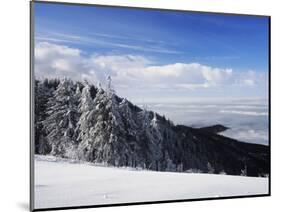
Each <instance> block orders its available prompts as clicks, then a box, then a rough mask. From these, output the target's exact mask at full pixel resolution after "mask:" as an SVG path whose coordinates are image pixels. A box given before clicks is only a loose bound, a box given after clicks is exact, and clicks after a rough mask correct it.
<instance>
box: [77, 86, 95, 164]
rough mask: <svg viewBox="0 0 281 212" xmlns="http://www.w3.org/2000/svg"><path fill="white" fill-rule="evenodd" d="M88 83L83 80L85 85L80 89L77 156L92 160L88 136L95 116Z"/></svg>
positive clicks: (90, 141) (89, 137)
mask: <svg viewBox="0 0 281 212" xmlns="http://www.w3.org/2000/svg"><path fill="white" fill-rule="evenodd" d="M90 89H91V87H90V85H89V84H88V83H87V82H85V86H84V88H83V90H82V94H81V99H80V104H79V110H78V111H79V113H80V114H81V115H80V118H79V121H78V123H77V128H78V131H79V135H78V139H77V140H78V141H79V145H78V157H79V159H80V160H86V161H93V160H94V157H93V154H92V152H93V145H92V143H93V139H92V138H91V136H90V129H91V128H92V127H94V125H95V117H94V113H93V109H94V102H93V99H92V97H91V92H90Z"/></svg>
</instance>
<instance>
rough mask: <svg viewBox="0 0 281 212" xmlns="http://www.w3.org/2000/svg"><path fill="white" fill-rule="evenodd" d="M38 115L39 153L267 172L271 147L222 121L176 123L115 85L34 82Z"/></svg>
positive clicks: (149, 165) (153, 166)
mask: <svg viewBox="0 0 281 212" xmlns="http://www.w3.org/2000/svg"><path fill="white" fill-rule="evenodd" d="M35 118H36V123H35V153H37V154H52V155H55V156H61V157H66V158H77V159H79V160H85V161H89V162H94V163H95V162H96V163H105V164H109V165H113V166H129V167H141V168H144V169H149V170H156V171H177V172H183V171H188V170H191V171H193V172H204V173H224V174H231V175H246V176H267V175H268V174H269V147H267V146H262V145H258V144H248V143H243V142H239V141H237V140H235V139H231V138H228V137H225V136H222V135H219V134H217V133H218V132H220V131H221V130H223V129H226V127H224V126H222V125H214V126H210V127H205V128H199V129H198V128H197V129H196V128H192V127H188V126H184V125H174V124H173V123H172V121H170V120H168V119H166V118H165V116H161V115H159V114H157V113H155V112H153V111H148V110H146V109H145V108H143V109H142V108H140V107H138V106H137V105H134V104H133V103H131V102H130V101H128V100H127V99H126V98H121V97H119V96H118V95H116V94H115V92H114V91H113V89H112V88H111V87H107V88H106V89H103V88H102V87H101V86H99V87H96V86H94V85H91V84H89V83H88V82H84V83H80V82H76V83H74V82H73V81H72V80H70V79H63V80H54V79H50V80H47V79H45V80H44V81H36V84H35Z"/></svg>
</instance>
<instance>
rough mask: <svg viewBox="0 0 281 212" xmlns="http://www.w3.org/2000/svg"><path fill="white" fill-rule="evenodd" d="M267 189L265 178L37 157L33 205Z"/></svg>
mask: <svg viewBox="0 0 281 212" xmlns="http://www.w3.org/2000/svg"><path fill="white" fill-rule="evenodd" d="M267 193H268V179H267V178H254V177H240V176H227V175H212V174H190V173H173V172H154V171H137V170H132V169H125V168H113V167H102V166H94V165H91V164H88V163H84V164H81V163H75V162H71V161H67V160H64V161H63V160H58V159H56V158H54V157H51V156H38V155H36V156H35V208H36V209H38V208H48V207H69V206H82V205H99V204H113V203H128V202H144V201H161V200H177V199H193V198H206V197H225V196H237V195H252V194H267Z"/></svg>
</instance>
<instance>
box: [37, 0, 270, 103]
mask: <svg viewBox="0 0 281 212" xmlns="http://www.w3.org/2000/svg"><path fill="white" fill-rule="evenodd" d="M35 40H36V43H37V47H36V48H38V52H39V53H40V57H38V58H39V59H38V61H39V62H36V64H37V67H38V68H37V71H36V73H37V74H38V75H44V74H45V75H47V76H51V75H52V74H53V75H56V74H57V75H59V76H60V74H61V73H62V71H64V72H63V74H66V73H69V75H70V77H71V76H73V77H74V78H75V77H76V75H75V74H74V72H77V69H79V68H77V69H76V70H70V68H69V67H70V66H71V67H81V66H83V68H81V71H80V72H83V76H88V77H91V75H90V73H92V74H93V75H95V76H94V77H93V78H95V80H101V81H102V79H101V78H102V77H101V72H103V70H104V72H106V74H112V75H113V79H114V77H116V89H117V90H119V91H120V93H121V94H124V95H127V96H130V97H131V98H132V96H133V93H134V92H133V91H132V93H129V92H127V93H126V90H127V88H128V87H130V86H131V88H132V90H134V86H133V84H134V83H132V84H130V83H124V82H125V81H126V80H127V81H128V80H129V79H131V81H134V80H135V82H138V83H139V84H140V85H142V87H141V86H140V87H135V89H138V90H140V89H141V88H145V87H147V85H148V84H154V85H156V86H154V88H153V89H150V91H147V95H148V96H149V97H150V98H153V95H154V96H158V97H159V96H162V97H163V98H165V96H163V95H162V93H163V91H165V92H166V93H167V95H175V94H176V96H178V97H182V96H183V95H187V96H196V95H200V96H203V97H204V96H218V97H221V96H224V95H225V94H224V93H223V92H222V91H224V92H226V93H227V94H228V95H233V96H235V97H263V98H266V97H267V74H268V19H267V18H266V17H255V16H234V15H220V14H207V13H191V12H171V11H169V12H167V11H155V10H139V9H126V8H110V7H95V6H91V7H85V6H77V5H75V6H73V5H62V4H44V3H35ZM44 43H45V44H44ZM59 48H64V49H66V48H67V50H69V52H71V55H66V56H65V55H62V53H61V51H59ZM46 49H48V51H49V52H51V51H53V52H52V53H48V54H45V53H44V55H42V54H43V53H42V52H46V51H47V50H46ZM71 50H77V52H76V53H75V51H71ZM35 51H36V50H35ZM54 51H58V52H60V53H58V52H56V53H55V52H54ZM39 53H38V54H39ZM72 53H73V54H72ZM35 55H36V54H35ZM50 55H57V57H58V58H59V59H60V60H59V61H54V60H55V59H54V58H52V59H50V58H51V56H50ZM47 56H48V58H47ZM45 57H46V58H45ZM74 57H75V58H74ZM35 60H36V58H35ZM44 60H45V61H47V62H48V63H49V64H51V63H52V64H53V65H52V66H50V67H49V69H54V70H52V71H49V70H47V68H48V64H43V63H44ZM79 60H80V61H79ZM73 61H76V62H75V64H74V63H73ZM81 61H83V62H81ZM85 61H87V62H85ZM93 61H94V62H93ZM42 64H43V65H42ZM192 64H193V65H192ZM194 64H195V65H194ZM87 67H88V69H87ZM89 67H90V68H89ZM127 67H132V68H131V69H130V70H127V69H129V68H127ZM117 68H119V69H126V71H125V72H124V73H126V74H125V75H124V74H122V73H120V72H119V71H117V70H116V69H117ZM66 70H67V72H65V71H66ZM161 70H163V72H161ZM173 70H175V71H174V72H173ZM94 72H96V73H94ZM136 72H139V76H140V75H141V76H142V77H141V80H140V79H136V77H135V78H134V77H132V76H133V75H134V74H135V73H136ZM172 72H173V73H174V74H173V73H172ZM197 72H198V73H199V72H200V73H201V75H202V76H201V75H200V74H198V73H197ZM187 73H188V74H187ZM121 75H123V76H124V81H122V79H121ZM199 75H200V76H199ZM79 76H82V75H81V73H80V75H79ZM169 77H170V79H172V80H171V82H172V86H170V87H169V86H168V82H169V80H167V79H169ZM183 77H186V79H187V80H186V81H184V80H183V79H182V78H183ZM200 77H201V78H200ZM148 78H149V80H148ZM153 78H154V79H155V80H154V81H152V80H151V79H153ZM159 79H160V80H159ZM224 79H226V80H224ZM127 81H126V82H127ZM145 81H146V82H145ZM243 83H244V84H243ZM230 84H231V85H232V86H230ZM247 86H249V87H248V88H247ZM151 90H153V91H152V92H151ZM153 92H154V93H153ZM148 93H149V94H148ZM141 95H144V96H145V95H146V93H145V91H143V92H142V93H141Z"/></svg>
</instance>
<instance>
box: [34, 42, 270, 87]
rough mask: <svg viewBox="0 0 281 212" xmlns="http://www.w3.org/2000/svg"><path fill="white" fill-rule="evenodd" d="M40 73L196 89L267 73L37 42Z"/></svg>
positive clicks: (249, 82)
mask: <svg viewBox="0 0 281 212" xmlns="http://www.w3.org/2000/svg"><path fill="white" fill-rule="evenodd" d="M35 75H36V77H70V78H72V79H74V80H81V79H87V80H89V81H92V82H94V83H97V82H101V83H105V79H106V77H107V76H108V75H111V77H112V79H113V82H114V86H115V88H116V89H117V90H118V89H125V88H130V89H140V88H142V89H160V90H165V89H166V90H196V89H208V88H215V87H227V86H228V87H229V86H244V87H253V86H260V85H264V84H266V82H267V79H266V76H264V74H262V73H257V72H254V71H246V72H235V71H234V70H232V69H231V68H217V67H211V66H207V65H202V64H200V63H172V64H165V65H162V64H161V65H159V64H157V63H155V62H154V61H153V60H150V59H148V58H146V57H143V56H140V55H97V54H93V55H86V54H85V53H84V52H82V51H81V50H80V49H77V48H71V47H68V46H64V45H58V44H53V43H50V42H36V45H35Z"/></svg>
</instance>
